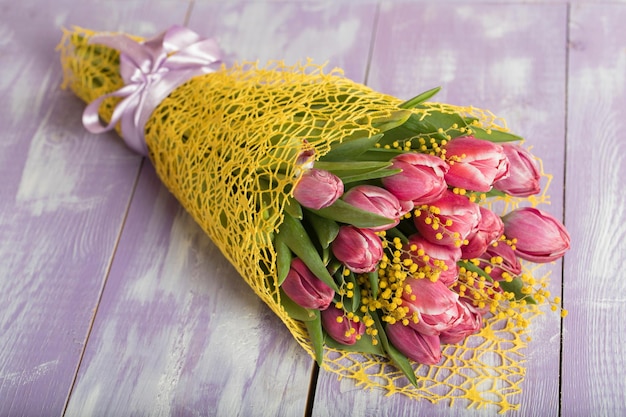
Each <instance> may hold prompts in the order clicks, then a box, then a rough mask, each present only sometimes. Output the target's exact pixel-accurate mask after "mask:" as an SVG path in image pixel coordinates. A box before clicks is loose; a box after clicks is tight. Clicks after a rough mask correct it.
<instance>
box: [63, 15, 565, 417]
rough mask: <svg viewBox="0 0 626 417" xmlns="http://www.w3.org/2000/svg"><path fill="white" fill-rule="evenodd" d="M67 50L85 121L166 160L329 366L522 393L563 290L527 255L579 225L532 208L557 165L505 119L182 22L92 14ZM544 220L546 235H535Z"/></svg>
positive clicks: (167, 173) (197, 209)
mask: <svg viewBox="0 0 626 417" xmlns="http://www.w3.org/2000/svg"><path fill="white" fill-rule="evenodd" d="M59 49H60V51H61V61H62V65H63V69H64V86H65V87H69V88H70V89H71V90H72V91H73V92H74V93H75V94H76V95H77V96H78V97H80V98H81V99H82V100H84V101H85V102H86V103H88V106H87V108H86V109H85V113H84V114H83V122H84V124H85V127H86V128H87V129H89V130H90V131H92V132H95V133H98V132H103V131H106V130H110V129H116V130H117V131H118V133H119V134H120V135H121V136H122V137H123V138H124V140H125V141H126V143H127V144H128V145H129V147H131V148H132V149H134V150H135V151H137V152H139V153H142V154H144V155H146V156H148V157H149V158H150V160H151V161H152V163H153V164H154V166H155V169H156V172H157V173H158V175H159V177H160V179H161V180H162V181H163V183H164V184H165V185H166V186H167V188H168V189H169V190H170V191H171V192H172V193H173V194H174V195H175V196H176V198H177V199H178V201H179V202H180V203H181V204H182V205H183V206H184V207H185V209H186V210H187V211H188V212H189V213H190V214H191V215H192V216H193V218H194V219H195V221H196V222H197V223H198V224H199V225H200V227H202V229H203V230H204V231H205V232H206V233H207V234H208V235H209V236H210V238H211V239H212V240H213V242H214V243H215V244H216V245H217V246H218V247H219V248H220V250H221V252H222V253H223V254H224V256H225V257H226V258H227V259H228V260H229V261H230V262H231V263H232V264H233V265H234V266H235V268H236V269H237V271H238V272H239V273H240V274H241V276H242V278H243V279H244V280H245V281H246V282H247V283H248V284H249V285H250V287H251V288H252V289H253V290H254V292H255V293H256V294H257V295H258V296H259V297H260V298H261V299H262V300H263V301H264V302H265V303H266V304H267V305H268V306H269V308H271V309H272V311H273V312H274V313H275V314H276V315H278V316H279V317H280V318H281V320H282V321H283V322H284V324H285V325H286V327H287V328H288V329H289V331H290V332H291V334H292V335H293V337H294V338H295V340H296V341H297V342H298V343H299V344H300V345H301V346H302V347H303V348H304V349H305V350H306V351H307V352H309V353H310V354H311V356H312V357H314V358H315V359H316V360H317V362H318V363H319V364H320V365H321V366H322V367H324V368H325V369H327V370H329V371H332V372H335V373H337V374H339V375H340V376H345V377H350V378H354V379H355V380H356V382H357V383H358V384H360V385H362V386H364V387H366V388H367V387H370V388H371V387H382V388H383V389H386V390H389V391H390V392H391V393H394V392H397V393H402V394H405V395H408V396H411V397H414V398H426V399H428V400H430V401H438V400H442V399H455V398H465V399H468V400H470V401H471V403H477V402H478V403H481V404H487V403H492V404H497V405H498V406H499V407H501V409H502V410H506V409H510V408H516V407H517V405H516V404H515V403H514V397H515V395H516V394H519V392H520V391H521V381H522V379H523V378H522V376H523V373H524V371H523V368H522V367H521V366H520V364H519V361H520V359H521V349H522V348H523V347H524V346H525V340H526V339H525V336H524V329H525V327H526V326H527V324H528V321H529V319H530V318H532V317H533V316H534V315H535V314H536V313H537V311H538V310H537V308H536V305H537V303H538V304H550V305H552V307H555V308H556V307H557V305H558V302H559V300H558V299H557V300H554V299H553V300H550V299H548V297H547V296H546V295H547V294H546V293H545V292H544V290H543V287H542V285H541V284H542V281H543V280H545V278H541V277H539V278H538V277H532V274H531V273H530V272H529V269H528V266H527V264H525V262H524V263H520V259H522V260H524V259H526V260H529V261H532V262H535V263H537V262H539V263H541V262H548V261H551V260H554V259H557V258H558V257H560V256H562V255H563V253H564V252H565V251H566V250H567V248H568V247H569V236H568V235H567V231H566V230H565V229H564V228H563V227H562V225H561V224H560V223H559V222H558V221H556V220H555V219H554V218H552V217H551V216H550V215H549V214H547V213H545V212H543V211H541V210H539V209H535V208H520V207H521V206H523V204H521V203H523V202H527V203H529V205H531V206H536V205H537V204H539V203H541V202H542V201H545V199H546V198H547V195H546V194H545V189H544V191H543V193H541V191H540V189H539V181H540V180H541V179H542V178H543V177H546V175H545V174H543V173H542V171H541V169H540V164H538V162H537V160H536V159H535V158H534V157H533V156H532V155H530V154H528V152H527V151H525V150H524V149H523V148H522V147H520V146H519V145H518V144H515V142H516V141H519V140H520V139H521V138H519V137H517V136H515V135H513V134H511V133H509V132H508V131H507V129H506V126H505V125H504V123H503V121H502V120H500V119H497V118H495V117H494V116H493V115H492V114H491V113H489V112H487V111H482V110H479V109H475V108H470V107H456V106H451V105H446V104H441V103H430V102H427V100H428V99H430V98H431V97H432V96H433V95H434V94H435V93H436V92H437V89H434V90H430V91H428V92H426V93H423V94H420V95H419V96H417V97H415V98H414V99H412V100H409V101H406V102H403V101H402V100H399V99H397V98H395V97H391V96H388V95H385V94H381V93H378V92H376V91H373V90H372V89H370V88H368V87H366V86H364V85H361V84H358V83H355V82H353V81H351V80H349V79H346V78H344V77H343V76H342V74H341V72H340V71H339V70H333V71H330V72H329V73H325V72H324V69H323V67H320V66H316V65H314V64H313V63H311V62H307V63H305V64H302V65H296V66H286V65H284V64H282V63H281V62H273V63H269V64H267V65H266V66H263V67H261V66H259V65H257V64H255V63H242V64H237V65H233V66H231V67H227V66H225V65H223V64H221V63H220V62H219V49H218V47H217V45H216V44H215V42H214V41H212V40H210V39H202V38H200V37H199V36H198V35H197V34H195V33H194V32H192V31H190V30H188V29H186V28H183V27H176V26H175V27H172V28H170V29H169V30H167V31H166V32H164V33H163V34H161V35H158V36H157V37H155V38H153V39H149V40H143V39H140V38H136V37H131V36H127V35H124V34H115V33H113V34H112V33H94V32H92V31H90V30H86V29H81V28H75V29H73V30H68V31H65V32H64V35H63V39H62V41H61V44H60V45H59ZM494 199H495V200H500V201H504V202H505V206H506V208H507V210H508V212H507V213H500V214H496V213H495V212H494V211H492V210H491V209H490V208H491V205H490V204H491V201H493V200H494ZM504 214H506V215H504ZM538 219H540V223H537V221H539V220H538ZM525 224H532V225H534V226H532V227H534V229H535V230H533V232H532V234H533V239H534V238H537V237H538V236H539V237H541V236H542V235H546V238H545V239H543V240H542V239H538V240H537V242H538V243H537V245H534V244H533V243H532V242H533V240H532V239H531V238H530V237H529V233H528V229H529V227H527V226H525ZM537 224H541V226H536V225H537ZM529 242H531V243H529ZM518 248H522V249H523V250H519V249H518ZM485 352H489V353H490V354H492V355H497V357H498V360H497V361H482V360H481V357H482V355H484V354H485ZM490 363H491V365H490ZM485 381H491V382H493V383H488V384H485ZM479 386H480V387H481V389H478V387H479ZM485 387H486V388H485ZM496 387H499V388H498V389H496Z"/></svg>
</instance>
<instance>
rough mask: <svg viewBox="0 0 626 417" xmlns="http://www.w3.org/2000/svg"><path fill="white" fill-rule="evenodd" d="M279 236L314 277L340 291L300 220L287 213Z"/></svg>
mask: <svg viewBox="0 0 626 417" xmlns="http://www.w3.org/2000/svg"><path fill="white" fill-rule="evenodd" d="M279 235H282V236H281V238H282V239H283V241H284V242H285V244H286V245H287V246H288V247H289V249H291V251H292V252H293V253H295V254H296V256H297V257H298V258H300V259H302V262H304V264H305V265H306V266H307V267H309V269H310V270H311V272H312V273H313V275H315V276H316V277H318V278H319V279H321V280H322V281H323V282H324V283H325V284H326V285H328V286H329V287H331V288H332V289H333V290H335V292H338V291H339V288H338V287H337V284H335V281H334V280H333V277H332V276H330V274H329V273H328V271H327V270H326V265H325V264H324V262H323V261H322V259H321V258H320V256H319V253H318V252H317V250H316V249H315V246H313V242H311V238H310V237H309V235H308V234H307V232H306V230H305V229H304V226H302V223H300V221H299V220H297V219H294V218H293V217H291V216H290V215H289V214H288V213H285V220H284V221H283V224H282V225H281V226H280V231H279Z"/></svg>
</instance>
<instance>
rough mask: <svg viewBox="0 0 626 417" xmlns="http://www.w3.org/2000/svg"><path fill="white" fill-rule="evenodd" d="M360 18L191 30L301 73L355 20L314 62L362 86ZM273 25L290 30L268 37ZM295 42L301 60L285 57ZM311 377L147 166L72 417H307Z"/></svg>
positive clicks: (246, 17)
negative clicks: (337, 61) (352, 75)
mask: <svg viewBox="0 0 626 417" xmlns="http://www.w3.org/2000/svg"><path fill="white" fill-rule="evenodd" d="M350 11H351V8H350V7H346V6H341V7H337V6H334V5H332V4H330V3H325V4H323V5H316V6H315V7H314V8H313V9H310V8H309V6H307V7H301V6H295V7H294V6H292V5H287V4H285V5H273V4H272V5H265V4H262V3H250V4H247V3H242V4H241V5H239V6H235V7H234V6H231V5H230V4H226V3H219V4H207V5H200V4H196V5H195V6H194V8H193V13H192V14H191V16H190V20H189V26H190V27H191V28H193V29H195V30H197V31H198V32H200V33H203V34H204V33H206V34H207V35H208V36H211V35H213V34H219V35H220V37H221V38H222V45H223V46H224V48H225V50H226V52H227V54H228V55H229V57H230V58H231V59H243V58H246V59H260V60H261V59H269V58H270V57H274V58H276V57H284V58H285V59H286V60H292V62H295V61H296V60H299V59H301V60H304V59H306V58H307V56H308V55H309V54H310V52H311V50H313V51H315V50H316V49H315V48H316V46H315V45H316V43H315V42H316V40H317V39H318V38H317V34H320V33H335V32H334V31H335V30H336V29H337V28H336V23H337V22H338V21H340V20H341V17H342V16H345V15H346V14H349V15H350V16H351V19H352V20H350V22H351V23H350V25H349V26H350V27H352V26H354V25H356V26H357V27H356V28H355V29H350V31H351V33H352V32H354V34H345V33H344V35H346V36H347V35H349V43H346V41H344V42H339V43H337V44H336V45H335V44H332V43H330V41H325V42H324V45H325V49H324V50H322V49H319V47H318V49H317V52H316V54H315V55H314V56H313V58H315V59H316V61H317V60H319V61H320V62H323V61H324V60H330V61H331V64H332V57H333V56H341V57H342V59H345V60H346V62H352V63H353V65H354V67H353V68H354V71H356V70H357V69H360V75H359V76H360V77H361V78H362V77H363V74H364V70H365V62H366V60H367V53H368V50H369V39H370V37H371V24H372V20H373V16H374V8H358V9H354V10H353V11H354V13H348V12H350ZM272 16H274V17H276V18H277V19H278V20H279V23H280V24H276V25H267V24H266V22H267V19H269V18H270V17H272ZM287 22H298V24H297V25H293V23H292V24H291V26H289V25H288V27H285V26H284V23H287ZM339 26H340V25H339ZM241 28H245V30H242V29H241ZM340 31H344V32H345V30H344V29H341V30H340ZM367 31H369V34H367ZM211 32H213V33H211ZM361 32H365V34H363V33H361ZM307 33H308V34H309V35H307ZM296 36H300V40H299V42H300V43H301V45H302V47H301V49H302V50H299V49H294V50H293V51H292V52H291V53H290V54H288V55H287V56H285V51H284V50H283V49H284V45H285V42H287V40H288V39H290V38H295V37H296ZM272 40H275V41H272ZM246 45H247V47H246ZM309 46H310V48H309ZM246 48H251V49H246ZM235 51H237V52H236V53H235ZM247 53H250V56H246V55H245V54H247ZM299 53H300V54H301V55H300V56H298V54H299ZM312 366H313V364H312V360H311V359H310V357H308V355H307V354H306V353H305V352H304V350H302V349H301V348H300V346H299V345H298V344H297V343H296V342H295V341H294V340H293V338H292V337H291V334H290V333H289V332H288V331H287V329H286V328H285V327H284V325H283V324H282V323H281V322H280V320H279V319H278V318H277V317H275V316H274V315H273V313H272V312H271V311H270V310H269V308H267V307H266V306H265V305H264V304H263V303H262V302H261V301H260V300H259V299H258V298H257V297H256V296H255V295H254V294H253V292H252V290H251V289H249V288H248V287H247V285H246V284H245V282H244V281H243V280H242V279H241V278H240V277H239V276H238V275H237V272H236V271H235V270H234V268H232V267H231V266H230V265H229V264H228V263H227V261H226V260H225V258H224V257H223V256H222V255H221V254H220V252H219V251H218V249H217V248H216V247H215V246H214V245H213V244H212V243H211V242H210V241H209V239H208V237H206V236H205V235H204V234H203V232H202V231H201V230H200V228H199V227H198V226H197V225H195V224H194V223H193V220H192V219H191V217H189V216H188V215H187V214H186V213H185V212H184V211H183V209H182V208H181V207H180V206H179V204H178V203H177V202H176V201H175V200H174V199H173V197H172V196H171V195H170V194H169V193H168V192H167V191H166V190H165V188H164V187H163V186H162V185H161V184H160V183H159V181H158V179H157V178H156V177H155V174H154V171H153V169H152V167H150V166H149V165H148V163H146V165H145V166H144V168H143V169H142V172H141V176H140V181H139V183H138V185H137V191H136V194H135V196H134V198H133V201H132V205H131V208H130V212H129V215H128V218H127V220H126V224H125V227H124V231H123V234H122V238H121V240H120V242H119V245H118V249H117V253H116V256H115V259H114V262H113V266H112V268H111V272H110V275H109V278H108V281H107V285H106V287H105V290H104V293H103V296H102V301H101V303H100V307H99V310H98V316H97V318H96V320H95V322H94V327H93V331H92V333H91V337H90V340H89V344H88V346H87V349H86V353H85V357H84V359H83V362H82V365H81V368H80V371H79V374H78V378H77V382H76V386H75V389H74V391H73V393H72V396H71V400H70V403H69V406H68V410H67V415H68V416H84V415H100V414H101V415H122V414H137V415H150V416H160V415H162V416H166V415H218V416H235V415H242V416H249V415H268V416H270V415H271V416H274V415H284V416H293V415H303V414H304V413H305V408H306V402H307V395H308V390H309V387H308V386H309V381H310V379H311V369H312Z"/></svg>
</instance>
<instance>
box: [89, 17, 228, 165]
mask: <svg viewBox="0 0 626 417" xmlns="http://www.w3.org/2000/svg"><path fill="white" fill-rule="evenodd" d="M89 43H90V44H100V45H105V46H108V47H111V48H114V49H116V50H118V51H119V52H120V75H121V76H122V79H123V80H124V83H125V85H124V86H123V87H122V88H120V89H119V90H117V91H114V92H112V93H109V94H105V95H103V96H101V97H98V98H97V99H96V100H94V101H92V102H91V103H90V104H89V105H88V106H87V107H86V108H85V111H84V112H83V125H84V126H85V128H86V129H87V130H88V131H90V132H91V133H102V132H106V131H109V130H111V129H113V128H114V127H115V126H116V125H117V123H118V122H119V123H120V125H121V129H122V136H123V137H124V140H125V141H126V144H127V145H128V146H129V147H130V148H132V149H134V150H135V151H137V152H138V153H140V154H142V155H147V154H148V147H147V146H146V141H145V138H144V128H145V124H146V122H147V121H148V118H149V117H150V115H151V114H152V112H153V111H154V109H155V108H156V107H157V106H158V105H159V103H160V102H161V101H163V99H165V98H166V97H167V96H168V95H169V94H170V93H171V92H172V91H173V90H174V89H175V88H176V87H178V86H180V85H181V84H183V83H185V82H186V81H188V80H189V79H191V78H192V77H195V76H197V75H201V74H206V73H209V72H213V71H215V69H216V64H219V63H220V56H221V53H220V49H219V46H218V45H217V42H216V41H215V40H214V39H201V38H200V36H199V35H198V34H196V33H195V32H193V31H191V30H189V29H187V28H185V27H182V26H172V27H170V28H169V29H168V30H167V31H165V32H163V33H162V34H160V35H158V36H156V37H155V38H152V39H148V40H146V41H145V42H142V43H138V42H136V41H134V40H132V39H131V38H129V37H128V36H126V35H123V34H112V35H95V36H92V37H91V38H90V39H89ZM108 97H122V98H123V99H122V100H121V101H120V102H119V103H118V104H117V106H116V107H115V110H114V111H113V116H112V117H111V121H110V122H109V124H107V125H105V124H103V123H102V121H101V119H100V117H99V115H98V110H99V108H100V105H101V104H102V102H103V101H104V100H105V99H106V98H108Z"/></svg>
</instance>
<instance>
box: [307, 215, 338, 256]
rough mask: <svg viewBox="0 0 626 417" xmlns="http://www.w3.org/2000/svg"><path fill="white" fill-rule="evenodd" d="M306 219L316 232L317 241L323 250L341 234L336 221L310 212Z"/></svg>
mask: <svg viewBox="0 0 626 417" xmlns="http://www.w3.org/2000/svg"><path fill="white" fill-rule="evenodd" d="M306 219H307V220H308V222H309V224H310V225H311V227H312V228H313V230H314V231H315V235H316V236H317V240H318V242H319V243H320V246H321V247H322V248H327V247H328V245H330V243H331V242H332V241H333V240H335V238H336V237H337V234H338V233H339V225H338V224H337V222H336V221H334V220H330V219H327V218H325V217H321V216H318V215H317V214H315V213H312V212H308V213H307V215H306Z"/></svg>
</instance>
